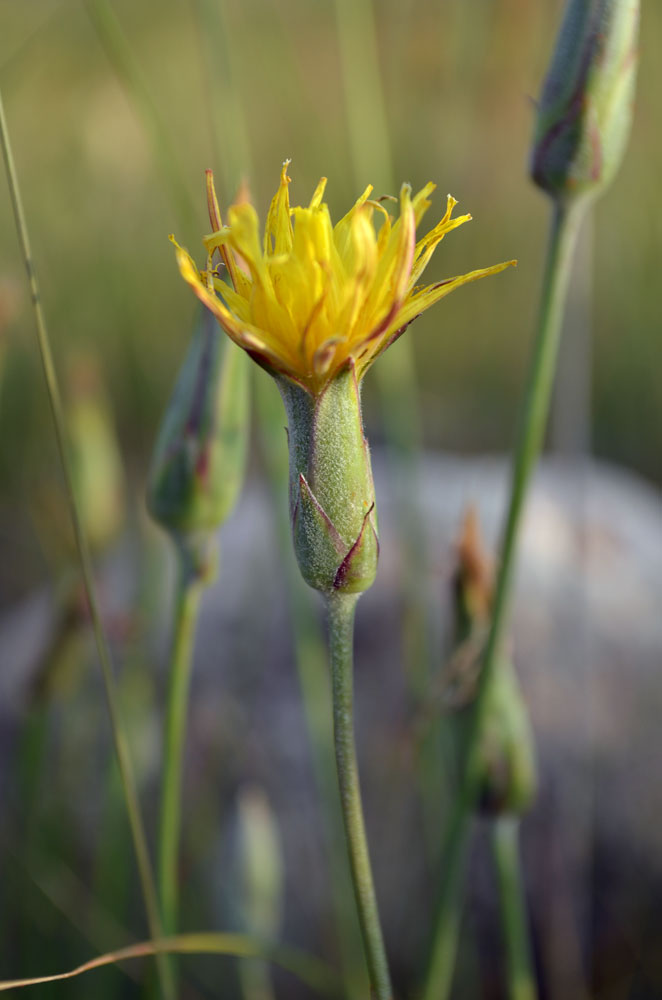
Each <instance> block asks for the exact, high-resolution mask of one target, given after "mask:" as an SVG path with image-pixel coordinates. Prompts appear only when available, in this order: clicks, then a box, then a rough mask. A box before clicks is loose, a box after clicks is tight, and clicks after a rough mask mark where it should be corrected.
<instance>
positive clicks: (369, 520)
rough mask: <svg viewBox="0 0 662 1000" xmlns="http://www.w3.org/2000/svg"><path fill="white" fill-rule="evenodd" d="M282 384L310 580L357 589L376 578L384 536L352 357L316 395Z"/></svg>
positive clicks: (298, 536)
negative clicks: (380, 535) (379, 531)
mask: <svg viewBox="0 0 662 1000" xmlns="http://www.w3.org/2000/svg"><path fill="white" fill-rule="evenodd" d="M276 380H277V382H278V386H279V389H280V391H281V395H282V397H283V400H284V402H285V408H286V410H287V417H288V424H289V449H290V517H291V522H292V535H293V539H294V550H295V552H296V557H297V560H298V563H299V568H300V570H301V573H302V575H303V578H304V580H305V581H306V583H308V584H309V585H310V586H311V587H314V588H315V589H316V590H321V591H322V592H323V593H326V594H333V593H338V592H342V593H348V594H356V593H360V592H361V591H363V590H367V589H368V587H370V586H371V585H372V583H373V581H374V579H375V573H376V572H377V558H378V555H379V541H378V538H377V514H376V509H375V490H374V486H373V481H372V468H371V465H370V451H369V449H368V443H367V441H366V439H365V436H364V433H363V421H362V418H361V401H360V395H359V385H358V381H357V378H356V371H355V367H354V363H353V361H351V360H350V362H349V363H348V364H347V366H346V367H345V368H343V369H342V370H341V371H340V372H339V373H338V374H337V375H336V376H335V377H334V378H333V379H332V380H331V381H330V382H328V383H327V385H326V386H325V387H324V388H323V389H322V391H321V392H320V393H318V394H316V395H312V394H310V393H309V392H307V391H306V390H305V389H303V388H302V387H301V386H298V385H296V384H295V383H294V382H292V381H290V380H289V379H284V378H278V377H277V379H276Z"/></svg>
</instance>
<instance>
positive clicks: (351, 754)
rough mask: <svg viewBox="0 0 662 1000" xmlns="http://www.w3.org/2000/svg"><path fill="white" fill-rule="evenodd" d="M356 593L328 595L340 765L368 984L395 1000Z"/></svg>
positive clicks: (385, 998) (379, 999) (380, 997)
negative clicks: (377, 883) (366, 808)
mask: <svg viewBox="0 0 662 1000" xmlns="http://www.w3.org/2000/svg"><path fill="white" fill-rule="evenodd" d="M357 599H358V595H356V594H332V595H328V596H327V609H328V615H329V649H330V655H331V675H332V690H333V732H334V742H335V748H336V767H337V771H338V784H339V787H340V801H341V806H342V813H343V820H344V823H345V835H346V838H347V850H348V853H349V863H350V869H351V873H352V882H353V884H354V895H355V897H356V905H357V909H358V914H359V923H360V925H361V933H362V936H363V946H364V949H365V954H366V961H367V965H368V973H369V976H370V984H371V987H372V990H373V992H374V995H375V997H376V998H377V1000H391V996H392V994H391V983H390V977H389V971H388V963H387V961H386V952H385V950H384V940H383V936H382V929H381V925H380V922H379V913H378V910H377V899H376V896H375V888H374V884H373V879H372V869H371V867H370V856H369V854H368V842H367V839H366V832H365V823H364V820H363V805H362V802H361V789H360V786H359V772H358V766H357V760H356V745H355V741H354V694H353V655H352V646H353V639H354V612H355V609H356V602H357Z"/></svg>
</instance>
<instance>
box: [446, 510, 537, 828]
mask: <svg viewBox="0 0 662 1000" xmlns="http://www.w3.org/2000/svg"><path fill="white" fill-rule="evenodd" d="M457 554H458V565H457V569H456V572H455V578H454V598H455V602H454V603H455V643H456V648H455V653H454V656H453V657H452V659H451V661H450V663H449V666H448V670H447V674H448V676H447V696H446V697H447V701H449V702H450V701H451V699H452V703H454V704H455V705H456V706H457V707H460V708H461V711H460V712H459V713H458V719H457V723H458V729H457V738H458V749H459V761H460V762H461V764H462V766H464V759H465V752H464V747H465V743H466V739H467V737H468V733H470V732H471V729H472V725H473V712H474V698H475V695H476V690H477V686H478V684H479V676H480V667H481V663H482V659H483V653H484V647H485V638H486V635H487V632H488V630H489V625H490V616H491V613H492V611H491V609H492V600H493V589H494V566H493V563H492V560H491V558H490V556H489V554H488V552H487V549H486V547H485V544H484V542H483V538H482V535H481V531H480V524H479V521H478V515H477V512H476V510H475V508H474V507H469V508H468V509H467V511H466V514H465V517H464V521H463V524H462V530H461V534H460V538H459V540H458V547H457ZM488 696H489V697H488V704H487V707H486V713H485V721H484V725H483V730H482V733H481V736H480V761H481V786H480V795H479V800H478V802H479V809H480V810H481V812H485V813H488V814H499V813H516V814H519V813H522V812H524V811H525V810H526V809H527V808H528V806H529V805H530V804H531V802H532V800H533V798H534V796H535V793H536V761H535V750H534V746H533V736H532V733H531V726H530V724H529V716H528V711H527V708H526V705H525V703H524V699H523V697H522V693H521V690H520V686H519V681H518V679H517V674H516V672H515V668H514V667H513V664H512V662H511V660H510V659H509V658H507V657H506V656H502V657H501V659H500V660H499V661H498V662H497V663H496V664H495V671H494V674H493V676H492V678H491V685H490V690H489V692H488Z"/></svg>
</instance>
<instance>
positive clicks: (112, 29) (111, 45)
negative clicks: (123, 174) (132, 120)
mask: <svg viewBox="0 0 662 1000" xmlns="http://www.w3.org/2000/svg"><path fill="white" fill-rule="evenodd" d="M85 6H86V9H87V12H88V15H89V17H90V20H91V21H92V23H93V25H94V27H95V29H96V32H97V34H98V36H99V40H100V41H101V44H102V45H103V47H104V49H105V51H106V54H107V56H108V58H109V60H110V62H111V64H112V66H113V69H114V70H115V73H116V75H117V77H118V79H119V80H120V82H121V84H122V86H123V87H124V89H125V90H126V92H127V94H128V96H129V99H130V100H131V102H132V103H133V105H134V108H135V109H136V112H137V113H138V115H139V116H140V119H141V121H142V124H143V127H144V129H145V131H146V132H147V134H148V135H149V138H150V142H151V145H152V150H153V152H154V160H155V163H156V166H157V169H159V170H160V171H161V173H162V175H163V177H164V180H165V181H166V184H167V186H168V190H169V192H170V195H171V198H172V202H173V205H174V206H175V208H176V210H177V213H178V217H179V221H180V224H182V225H185V224H186V223H187V222H188V220H189V219H194V218H195V217H196V212H195V206H194V204H193V202H192V200H191V196H190V194H189V191H188V188H187V186H186V182H185V179H184V175H183V173H182V170H181V167H180V165H179V162H178V160H177V156H176V154H175V150H174V148H173V145H172V142H171V141H170V137H169V135H168V131H167V129H166V128H165V126H164V124H163V121H162V119H161V116H160V114H159V112H158V110H157V107H156V105H155V103H154V101H153V99H152V96H151V94H150V90H149V87H148V85H147V83H146V81H145V79H144V77H143V73H142V69H141V67H140V63H139V62H138V60H137V59H136V57H135V55H134V53H133V50H132V49H131V46H130V45H129V43H128V41H127V39H126V36H125V34H124V30H123V28H122V25H121V24H120V21H119V19H118V17H117V14H116V13H115V10H114V9H113V5H112V4H111V3H109V0H85Z"/></svg>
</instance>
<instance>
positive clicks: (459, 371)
mask: <svg viewBox="0 0 662 1000" xmlns="http://www.w3.org/2000/svg"><path fill="white" fill-rule="evenodd" d="M112 7H113V9H114V11H115V12H116V15H117V17H118V19H119V22H120V23H121V25H122V27H123V29H124V31H125V33H126V36H127V39H128V41H129V44H130V46H131V48H132V50H133V53H134V55H135V57H136V59H137V60H138V63H139V65H140V68H141V72H142V76H143V80H144V84H145V87H146V89H147V91H148V92H149V93H150V94H151V96H152V98H153V101H154V104H155V106H156V108H157V109H158V113H159V116H160V118H161V122H162V125H163V128H164V131H165V133H166V134H167V135H168V137H169V139H170V141H171V143H172V145H173V147H174V150H175V157H176V168H177V170H178V171H179V172H180V174H181V177H182V181H183V184H184V185H185V187H186V189H187V190H188V192H189V193H190V198H191V204H192V205H193V206H194V210H193V212H192V213H191V217H187V218H182V217H181V214H182V213H181V208H178V207H177V204H176V203H175V202H174V201H173V199H172V197H171V195H170V193H169V190H168V185H167V181H165V180H164V174H163V170H162V169H161V167H160V165H159V163H158V162H156V161H155V159H154V156H153V150H152V147H151V145H150V142H149V139H148V136H147V134H146V132H145V129H144V127H143V123H142V122H141V120H140V118H139V117H138V115H137V113H136V110H135V108H134V107H133V106H132V104H131V102H130V101H129V99H128V98H127V95H126V93H125V92H124V90H123V89H122V86H121V84H120V83H119V82H118V79H117V77H116V75H115V72H114V69H113V67H112V65H111V63H110V62H109V60H108V57H107V54H106V52H105V51H104V49H103V47H102V46H101V44H100V41H99V38H98V36H97V33H96V31H95V28H94V27H93V24H92V22H91V20H90V18H89V14H88V8H87V7H86V5H85V4H84V3H80V2H78V0H30V3H16V2H15V0H0V83H1V84H2V87H3V92H4V95H5V102H6V108H7V114H8V118H9V122H10V127H11V129H12V133H13V140H14V146H15V156H16V160H17V166H18V170H19V175H20V178H21V181H22V185H23V191H24V199H25V202H26V210H27V215H28V221H29V224H30V227H31V231H32V240H33V244H34V252H35V258H36V263H37V266H38V268H39V273H40V276H41V280H42V285H43V293H44V300H45V304H46V309H47V313H48V316H49V319H50V325H51V329H52V335H53V339H54V346H55V352H56V356H57V358H58V360H59V362H60V365H61V366H62V365H63V363H64V361H65V359H66V357H67V356H68V355H69V354H71V353H72V352H78V351H81V350H84V351H85V352H86V353H90V352H94V353H96V354H97V356H98V361H99V365H100V368H101V371H102V375H103V383H104V389H105V392H106V393H107V395H108V397H109V398H110V400H111V401H112V405H113V408H114V419H115V422H116V424H117V428H118V431H119V435H120V440H121V442H122V448H123V454H124V457H125V460H127V462H128V463H129V466H130V467H131V468H133V469H134V470H138V477H137V478H138V479H140V477H142V476H144V470H145V469H146V465H147V460H148V456H149V453H150V450H151V446H152V443H153V440H154V435H155V431H156V427H157V423H158V419H159V415H160V413H161V412H162V409H163V405H164V401H165V399H166V398H167V394H168V392H169V389H170V386H171V385H172V382H173V378H174V374H175V372H176V370H177V368H178V366H179V364H180V363H181V360H182V358H183V355H184V352H185V350H186V345H187V342H188V338H189V334H190V329H191V324H192V319H193V311H194V307H193V305H192V302H191V299H190V297H189V296H188V295H187V294H186V293H185V290H184V289H183V288H182V286H181V284H180V282H179V281H178V279H177V277H176V269H175V263H174V259H173V253H172V248H171V246H170V244H169V243H168V240H167V235H168V233H169V232H170V231H172V230H173V229H176V230H177V232H178V234H181V237H182V242H184V243H185V244H188V246H189V249H191V250H193V251H195V252H196V253H197V252H198V251H199V249H200V247H199V234H200V233H201V232H203V231H205V230H206V226H207V222H206V219H205V196H204V173H203V171H204V168H205V167H208V166H212V167H214V168H215V170H216V173H217V177H218V181H219V187H220V190H219V194H220V195H221V197H222V198H223V200H224V202H225V203H226V204H227V200H228V198H229V196H230V195H231V194H232V193H233V192H232V190H231V188H232V187H233V186H234V183H235V182H236V181H238V180H239V172H240V171H241V170H242V169H243V168H245V172H246V174H247V176H248V178H249V180H250V185H251V189H252V191H253V195H254V198H255V200H256V202H257V204H258V208H259V209H260V211H261V213H262V214H264V209H265V207H266V203H267V199H268V197H269V193H270V189H271V186H272V177H273V173H274V170H276V169H277V168H278V165H279V164H280V162H281V161H282V160H283V159H285V157H287V156H291V157H292V158H293V161H294V164H295V166H296V173H295V177H296V182H295V185H294V188H295V190H294V192H293V195H294V198H295V200H297V201H300V200H303V199H305V198H306V197H307V196H308V193H309V192H311V191H312V189H313V187H314V185H315V183H316V182H317V180H318V179H319V177H320V176H321V175H322V174H325V175H327V176H329V178H330V181H331V183H330V184H329V191H330V198H331V201H332V205H331V208H332V210H333V212H334V213H335V214H338V212H340V211H341V210H342V209H343V208H344V207H346V206H347V204H348V203H349V202H350V201H351V200H352V199H353V197H354V196H355V195H356V194H357V193H358V192H359V190H360V189H362V187H363V186H364V185H365V184H366V183H367V182H368V181H369V180H370V178H368V177H360V178H354V177H353V176H352V169H351V164H350V156H349V143H348V134H347V121H346V114H345V108H344V96H343V90H342V80H341V75H340V61H339V53H338V45H337V39H336V22H335V16H334V8H333V4H332V3H331V2H330V0H322V2H318V0H316V2H312V0H243V2H241V3H240V2H239V0H225V2H224V3H223V5H222V7H223V18H222V27H223V28H224V30H225V42H226V44H225V46H224V49H223V51H221V50H220V48H218V46H216V49H215V48H214V45H211V46H210V44H209V38H208V36H205V31H206V30H207V29H206V27H205V25H206V24H207V22H206V20H205V18H204V16H203V14H204V10H205V7H208V5H206V4H205V3H204V2H203V0H196V2H191V3H186V4H182V3H179V2H175V0H160V2H159V3H158V4H157V3H156V2H155V0H145V2H143V3H139V4H136V3H132V2H130V0H115V2H113V4H112ZM560 9H561V4H560V2H559V0H535V2H532V0H497V2H495V0H472V2H470V3H468V2H467V0H435V2H431V0H407V2H402V0H397V2H396V0H379V3H378V4H376V12H377V27H378V35H379V38H378V41H379V53H380V60H381V69H382V72H383V79H384V86H385V91H386V106H387V111H388V125H389V129H390V134H391V142H392V147H393V153H394V160H395V171H396V175H397V177H398V178H399V179H403V180H409V181H411V182H412V184H413V186H414V188H417V187H420V186H421V185H422V184H423V183H425V182H426V181H427V180H430V179H431V180H434V181H436V182H437V183H438V184H439V190H438V192H437V198H438V207H440V206H441V205H442V204H443V199H444V197H445V194H446V192H447V191H451V192H452V193H453V194H454V195H455V196H456V197H457V198H458V199H459V201H460V208H461V209H462V210H464V211H470V212H471V213H472V214H473V216H474V220H475V221H474V222H473V223H472V224H471V225H470V226H467V227H465V228H464V229H463V230H462V231H461V233H459V234H458V235H457V236H456V237H455V239H454V241H453V244H452V245H451V244H450V243H449V244H448V245H447V246H446V245H444V246H443V247H442V248H441V249H440V252H439V254H438V257H437V258H436V259H435V261H434V263H433V268H432V275H431V277H432V278H433V279H434V278H437V277H438V278H441V277H446V276H451V275H455V274H459V273H462V272H463V271H465V270H467V269H468V268H470V267H476V266H481V264H488V263H490V262H491V261H493V260H498V259H503V258H505V257H510V256H516V257H518V258H519V262H520V263H519V268H518V272H517V274H515V275H512V276H511V279H510V281H509V283H508V289H507V292H506V291H504V285H503V283H499V282H493V283H485V284H484V286H481V287H477V288H476V289H474V290H473V293H472V294H471V295H463V294H462V293H461V292H460V293H458V294H457V295H456V296H454V297H453V298H452V299H449V301H448V302H447V303H445V307H444V309H443V310H440V311H439V312H434V313H432V314H431V315H429V316H424V317H422V318H421V319H420V321H418V322H417V323H416V324H415V325H414V326H413V327H412V328H411V330H410V331H409V332H408V334H407V336H409V337H411V338H413V339H414V341H415V345H416V355H417V360H418V370H419V375H420V382H421V391H422V403H423V412H424V417H425V421H426V423H425V432H426V441H427V442H428V443H429V444H430V445H432V446H443V447H445V448H451V449H457V450H467V449H470V450H483V449H503V448H506V447H507V446H508V445H509V443H510V440H511V431H512V426H513V420H514V416H515V409H516V405H517V399H518V395H519V389H520V385H521V379H522V373H523V368H524V363H525V359H526V356H527V353H528V344H529V338H530V332H531V328H532V323H533V319H534V315H535V308H536V301H537V294H538V287H539V280H540V268H541V262H542V256H543V253H544V238H545V232H546V224H547V211H548V207H547V204H546V202H545V199H543V198H541V196H540V194H539V193H538V192H537V191H536V190H535V189H534V188H533V186H532V185H531V183H530V181H529V180H528V178H527V163H528V155H529V146H530V140H531V131H532V125H533V120H532V119H533V114H532V104H531V100H532V98H531V95H534V94H536V93H538V91H539V87H540V81H541V79H542V77H543V75H544V72H545V68H546V65H547V62H548V59H549V56H550V51H549V48H550V40H551V39H552V38H553V37H554V32H555V30H556V27H557V24H558V18H559V15H560ZM661 30H662V8H660V7H659V6H658V5H657V4H649V5H647V6H646V7H645V10H644V16H643V30H642V48H643V51H642V57H641V69H640V77H639V87H638V97H637V108H636V114H635V122H634V130H633V135H632V140H631V145H630V149H629V151H628V153H627V156H626V160H625V163H624V166H623V169H622V170H621V172H620V174H619V176H618V178H617V181H616V183H615V185H614V188H613V191H612V195H611V197H610V198H609V199H608V202H607V201H605V203H604V205H601V206H600V207H599V208H598V211H597V216H596V221H595V224H594V235H595V252H594V267H595V276H594V302H595V308H594V311H593V317H592V319H593V332H594V339H593V357H592V368H593V373H594V386H593V403H592V431H593V441H594V445H595V449H596V450H597V452H598V453H599V454H601V455H604V456H607V457H609V458H611V459H613V460H615V461H619V462H624V463H626V464H628V465H630V466H632V467H634V468H636V469H638V470H640V471H642V472H643V473H645V474H647V475H649V476H651V477H652V478H654V479H656V480H658V481H659V480H660V479H661V478H662V468H661V467H660V465H659V455H660V453H661V451H662V394H660V392H659V385H658V384H657V383H658V378H659V376H658V371H659V368H658V365H657V363H656V362H657V356H658V355H657V338H658V336H659V332H658V331H659V305H658V295H657V290H656V283H655V280H654V275H655V274H656V272H657V260H658V249H657V248H658V245H659V232H658V230H659V221H658V216H659V213H657V212H656V211H654V208H653V206H654V204H655V199H656V197H657V178H658V176H659V167H660V159H661V158H662V139H660V138H659V130H658V129H657V127H656V126H655V125H654V122H657V117H658V115H657V110H658V109H657V94H658V92H659V80H658V76H659V74H660V69H659V65H660V64H659V59H658V58H657V55H656V51H655V44H656V42H655V40H656V39H657V38H659V37H660V31H661ZM214 52H215V55H216V58H217V60H218V65H216V66H215V67H210V66H209V58H208V57H209V55H210V53H211V54H214ZM230 79H232V81H233V84H234V86H235V91H234V92H230V91H229V89H228V88H229V83H228V81H229V80H230ZM249 160H250V162H248V161H249ZM242 161H246V162H245V163H243V162H242ZM0 220H1V224H0V280H2V281H3V282H5V283H6V282H9V283H11V286H12V287H14V286H15V283H16V282H18V283H19V288H22V284H20V283H21V282H22V273H21V271H22V263H21V261H20V258H19V256H18V253H17V250H16V242H15V236H14V232H13V226H12V224H11V218H10V206H9V201H8V197H7V194H6V191H5V188H4V185H3V186H2V190H1V191H0ZM605 224H607V225H608V229H609V233H610V236H609V239H602V238H601V234H602V231H603V226H604V225H605ZM614 234H619V235H618V238H616V237H615V235H614ZM3 315H4V314H3ZM0 321H2V316H0ZM0 338H1V339H2V350H3V352H4V365H3V367H4V371H3V373H2V380H3V381H2V392H1V394H0V425H1V426H2V430H3V433H2V436H1V438H0V523H1V524H2V529H1V530H2V535H3V544H4V543H5V540H6V541H7V545H8V550H9V552H10V555H11V559H9V560H8V561H9V562H11V563H12V565H13V567H14V569H13V570H12V580H11V582H9V581H5V580H0V588H1V591H0V592H16V591H17V590H19V589H21V588H22V587H23V586H25V585H27V584H28V583H29V582H30V581H31V580H32V579H34V575H35V568H36V566H37V565H38V561H39V559H40V554H39V549H38V546H37V542H36V541H35V538H36V537H37V535H38V534H39V532H36V533H35V531H34V525H33V524H32V523H31V518H32V517H34V514H33V513H32V512H31V506H30V505H29V504H25V503H24V502H23V501H22V500H21V498H24V497H25V495H26V493H27V492H29V487H30V484H33V483H34V482H35V481H36V480H37V479H41V480H44V479H45V478H48V476H51V475H52V476H55V475H56V472H55V462H54V447H53V441H52V431H51V426H50V421H49V419H48V413H47V402H46V396H45V392H44V391H43V388H42V382H41V376H40V372H39V368H38V360H37V355H36V350H35V347H34V341H33V337H32V317H31V312H30V306H29V300H28V296H27V294H25V295H23V297H22V298H21V299H20V300H19V304H18V307H16V308H13V309H12V311H11V315H9V317H8V319H7V323H6V328H5V329H3V330H1V331H0ZM394 350H398V348H397V346H396V347H395V348H394ZM369 381H370V380H369ZM373 393H374V389H372V388H371V387H370V385H369V386H368V400H367V402H368V408H367V423H368V425H369V429H370V433H371V437H372V440H373V441H378V440H379V419H378V413H377V410H376V408H375V407H374V406H371V403H372V402H373ZM134 478H135V477H134ZM8 524H10V525H11V529H10V530H8V527H7V525H8ZM7 535H9V536H10V537H9V538H8V539H7V537H6V536H7Z"/></svg>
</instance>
